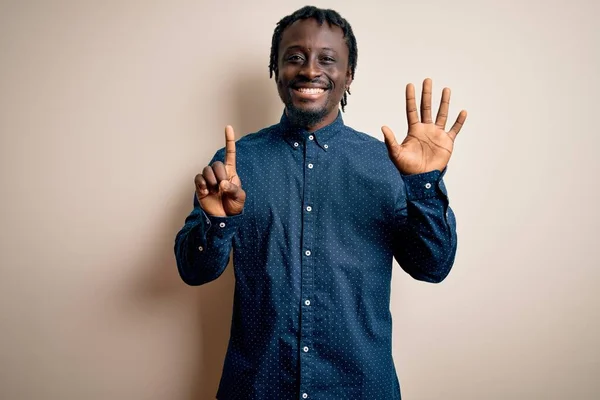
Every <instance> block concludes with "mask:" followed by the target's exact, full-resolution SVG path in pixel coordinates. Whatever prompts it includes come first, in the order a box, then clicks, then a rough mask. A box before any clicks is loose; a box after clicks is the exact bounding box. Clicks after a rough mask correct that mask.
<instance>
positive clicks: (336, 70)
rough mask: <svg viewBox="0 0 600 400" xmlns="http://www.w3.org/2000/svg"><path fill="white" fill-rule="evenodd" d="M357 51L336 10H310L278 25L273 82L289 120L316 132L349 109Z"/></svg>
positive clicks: (308, 7)
mask: <svg viewBox="0 0 600 400" xmlns="http://www.w3.org/2000/svg"><path fill="white" fill-rule="evenodd" d="M357 58H358V50H357V46H356V38H355V37H354V33H353V32H352V27H351V26H350V24H349V23H348V21H346V20H345V19H343V18H342V17H341V16H340V15H339V14H338V13H337V12H336V11H333V10H323V9H319V8H316V7H311V6H306V7H304V8H301V9H300V10H298V11H296V12H294V13H293V14H291V15H288V16H287V17H284V18H283V19H281V21H279V22H278V23H277V27H276V28H275V31H274V32H273V40H272V43H271V61H270V65H269V69H270V74H271V77H273V75H275V80H276V82H277V89H278V91H279V96H280V97H281V100H282V101H283V102H284V104H285V106H286V112H287V115H288V117H289V118H290V119H291V120H292V122H294V123H295V124H296V125H299V126H302V127H305V128H309V129H311V130H314V129H318V128H320V127H322V126H325V125H327V124H329V123H331V122H333V120H335V118H336V117H337V113H338V109H339V105H340V104H341V106H342V110H344V108H345V106H346V104H347V101H348V98H347V95H348V94H350V84H351V83H352V80H353V79H354V71H355V70H356V62H357Z"/></svg>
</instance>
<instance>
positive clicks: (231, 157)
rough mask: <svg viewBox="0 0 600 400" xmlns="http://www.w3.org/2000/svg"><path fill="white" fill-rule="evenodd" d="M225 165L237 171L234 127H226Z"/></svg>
mask: <svg viewBox="0 0 600 400" xmlns="http://www.w3.org/2000/svg"><path fill="white" fill-rule="evenodd" d="M225 165H226V166H228V167H231V168H233V170H235V133H234V132H233V127H232V126H231V125H227V126H226V127H225Z"/></svg>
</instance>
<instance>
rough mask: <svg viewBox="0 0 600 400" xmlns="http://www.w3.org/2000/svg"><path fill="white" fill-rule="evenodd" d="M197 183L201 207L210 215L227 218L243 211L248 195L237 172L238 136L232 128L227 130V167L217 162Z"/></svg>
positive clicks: (197, 176)
mask: <svg viewBox="0 0 600 400" xmlns="http://www.w3.org/2000/svg"><path fill="white" fill-rule="evenodd" d="M194 181H195V184H196V196H197V197H198V201H199V202H200V206H201V207H202V209H203V210H204V212H206V213H207V214H208V215H212V216H215V217H225V216H230V215H237V214H240V213H241V212H242V210H243V209H244V202H245V201H246V192H244V190H243V189H242V182H241V181H240V177H239V176H238V175H237V173H236V171H235V133H234V132H233V128H232V127H231V126H229V125H228V126H227V127H226V128H225V164H223V163H222V162H221V161H215V162H214V163H213V164H212V165H209V166H206V167H205V168H204V170H203V171H202V174H198V175H196V178H195V179H194Z"/></svg>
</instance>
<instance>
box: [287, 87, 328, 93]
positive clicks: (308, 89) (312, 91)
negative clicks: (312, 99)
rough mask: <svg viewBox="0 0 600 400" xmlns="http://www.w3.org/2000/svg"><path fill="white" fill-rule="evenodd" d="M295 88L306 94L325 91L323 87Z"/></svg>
mask: <svg viewBox="0 0 600 400" xmlns="http://www.w3.org/2000/svg"><path fill="white" fill-rule="evenodd" d="M294 90H296V91H298V92H300V93H305V94H321V93H323V92H325V89H323V88H294Z"/></svg>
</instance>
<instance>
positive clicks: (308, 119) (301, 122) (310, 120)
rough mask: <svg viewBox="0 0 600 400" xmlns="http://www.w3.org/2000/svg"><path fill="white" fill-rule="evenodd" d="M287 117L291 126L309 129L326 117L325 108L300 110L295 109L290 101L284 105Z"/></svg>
mask: <svg viewBox="0 0 600 400" xmlns="http://www.w3.org/2000/svg"><path fill="white" fill-rule="evenodd" d="M285 108H286V110H287V116H288V118H289V119H290V122H292V124H294V125H296V126H298V127H300V128H310V127H312V126H315V125H317V124H318V123H319V122H321V121H323V119H324V118H325V117H326V116H327V114H328V112H327V108H326V107H321V108H317V109H308V110H307V109H301V108H298V107H296V106H295V105H294V104H293V103H292V101H291V99H290V100H289V101H288V102H287V103H286V105H285Z"/></svg>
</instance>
